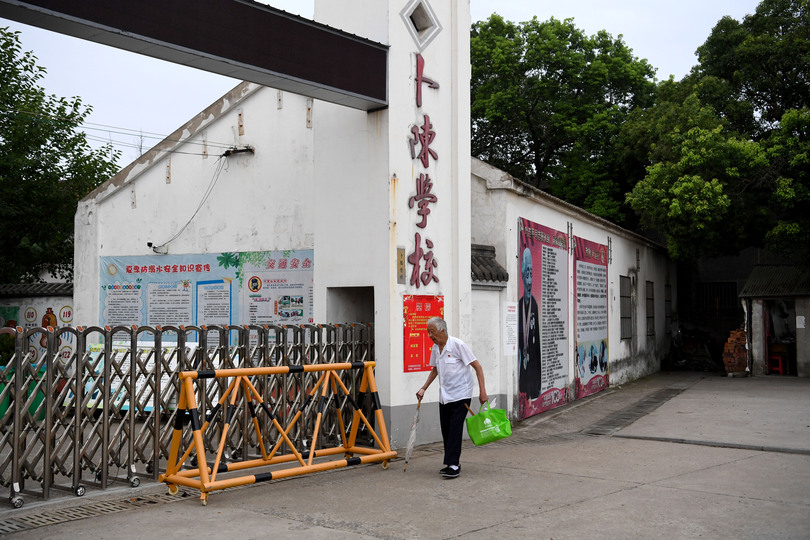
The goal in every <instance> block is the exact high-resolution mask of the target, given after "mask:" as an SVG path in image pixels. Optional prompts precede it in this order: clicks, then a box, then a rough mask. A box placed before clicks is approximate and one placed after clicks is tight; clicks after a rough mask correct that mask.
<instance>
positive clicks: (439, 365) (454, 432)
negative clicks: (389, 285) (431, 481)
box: [416, 317, 489, 478]
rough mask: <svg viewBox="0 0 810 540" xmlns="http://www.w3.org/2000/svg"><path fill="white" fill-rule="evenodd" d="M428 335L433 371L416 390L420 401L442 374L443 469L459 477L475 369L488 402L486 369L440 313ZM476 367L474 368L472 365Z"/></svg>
mask: <svg viewBox="0 0 810 540" xmlns="http://www.w3.org/2000/svg"><path fill="white" fill-rule="evenodd" d="M427 330H428V336H430V339H431V340H433V343H434V345H433V348H432V349H431V351H430V366H431V368H432V369H431V370H430V374H428V378H427V381H426V382H425V384H424V385H423V386H422V388H420V389H419V391H418V392H416V397H417V399H419V400H420V401H421V400H422V398H423V397H424V396H425V390H427V389H428V387H429V386H430V384H431V383H432V382H433V380H434V379H435V378H436V377H438V378H439V422H440V424H441V429H442V440H443V441H444V465H445V467H444V468H443V469H442V470H440V471H439V473H440V474H441V475H442V476H443V477H444V478H457V477H458V475H459V474H461V464H460V459H461V438H462V436H463V434H464V419H465V418H466V417H467V407H468V406H469V404H470V400H471V399H472V395H473V388H474V381H473V376H472V372H473V371H475V375H476V377H477V378H478V399H479V400H480V401H481V403H482V404H483V403H486V401H487V400H488V399H489V398H488V397H487V390H486V385H485V384H484V369H483V368H482V367H481V364H480V363H479V362H478V360H477V359H476V358H475V355H473V353H472V351H471V350H470V348H469V347H468V346H467V344H465V343H464V342H463V341H461V340H460V339H458V338H455V337H452V336H450V335H448V334H447V323H446V322H445V321H444V319H442V318H440V317H433V318H431V319H430V320H429V321H428V322H427ZM470 368H472V370H471V369H470Z"/></svg>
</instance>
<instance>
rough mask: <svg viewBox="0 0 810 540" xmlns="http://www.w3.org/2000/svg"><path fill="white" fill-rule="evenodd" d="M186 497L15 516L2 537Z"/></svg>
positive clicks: (0, 527) (1, 526) (2, 526)
mask: <svg viewBox="0 0 810 540" xmlns="http://www.w3.org/2000/svg"><path fill="white" fill-rule="evenodd" d="M186 496H187V495H186V493H185V491H181V493H179V494H177V495H169V494H168V493H162V494H161V493H158V494H154V495H143V496H140V497H127V498H125V499H119V500H114V501H99V502H95V503H90V504H86V505H82V506H76V507H73V508H58V509H54V510H46V511H37V512H36V513H35V514H34V513H32V514H28V515H22V516H14V517H12V518H9V519H4V520H2V521H0V535H3V534H11V533H16V532H20V531H25V530H29V529H36V528H38V527H46V526H48V525H58V524H60V523H67V522H68V521H77V520H80V519H86V518H91V517H98V516H102V515H105V514H114V513H116V512H125V511H127V510H131V509H133V508H136V507H140V506H147V505H151V504H165V503H170V502H175V501H180V500H182V499H183V498H184V497H186Z"/></svg>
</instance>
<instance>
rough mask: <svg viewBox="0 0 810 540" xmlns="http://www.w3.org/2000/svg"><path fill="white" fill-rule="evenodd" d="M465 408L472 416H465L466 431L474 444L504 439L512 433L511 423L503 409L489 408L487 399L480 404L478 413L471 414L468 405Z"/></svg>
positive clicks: (478, 444) (479, 444)
mask: <svg viewBox="0 0 810 540" xmlns="http://www.w3.org/2000/svg"><path fill="white" fill-rule="evenodd" d="M467 410H469V411H470V414H472V416H468V417H467V433H468V434H469V436H470V439H472V442H473V443H474V444H475V446H481V445H483V444H487V443H491V442H494V441H497V440H500V439H505V438H506V437H508V436H510V435H511V434H512V425H511V424H510V423H509V418H507V416H506V411H505V410H503V409H491V408H490V407H489V401H487V402H486V403H484V404H483V405H481V407H480V408H479V409H478V414H473V412H472V409H470V407H469V405H468V406H467Z"/></svg>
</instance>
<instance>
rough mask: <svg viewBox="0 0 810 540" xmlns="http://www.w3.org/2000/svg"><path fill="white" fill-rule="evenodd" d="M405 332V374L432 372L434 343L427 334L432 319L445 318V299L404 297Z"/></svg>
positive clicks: (417, 296) (439, 297) (415, 296)
mask: <svg viewBox="0 0 810 540" xmlns="http://www.w3.org/2000/svg"><path fill="white" fill-rule="evenodd" d="M402 309H403V314H404V325H403V326H404V331H405V353H404V358H405V367H404V372H405V373H412V372H415V371H430V349H431V347H433V341H431V339H430V337H429V336H428V333H427V322H428V319H430V318H431V317H442V318H444V297H443V296H428V295H408V294H406V295H405V296H404V297H403V302H402Z"/></svg>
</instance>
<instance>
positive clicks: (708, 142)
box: [627, 93, 768, 259]
mask: <svg viewBox="0 0 810 540" xmlns="http://www.w3.org/2000/svg"><path fill="white" fill-rule="evenodd" d="M642 116H643V118H642ZM628 124H629V125H634V126H636V130H637V132H638V134H639V135H637V136H641V137H644V138H645V139H646V140H648V141H650V150H649V155H650V158H651V161H652V164H651V165H650V166H648V167H647V174H646V176H645V177H644V178H643V179H642V180H641V181H640V182H638V183H637V184H636V186H635V187H634V188H633V190H632V191H631V192H630V193H629V194H628V195H627V200H628V202H629V203H630V205H631V206H632V207H633V208H634V209H635V210H636V211H637V212H638V213H639V214H640V215H641V216H642V222H643V223H644V224H645V225H646V226H648V227H650V228H652V229H654V230H658V231H661V232H663V234H664V235H665V237H666V239H667V246H668V248H669V252H670V255H671V256H672V257H673V258H675V259H684V258H690V257H699V256H703V255H718V254H726V253H734V252H736V251H738V250H739V249H740V248H741V247H744V246H746V245H748V244H749V243H750V242H751V241H752V237H754V236H755V235H753V234H752V232H751V229H752V228H754V229H755V228H756V227H753V226H752V224H757V223H759V224H761V221H762V219H763V218H764V215H763V209H762V208H761V201H757V200H756V198H752V197H751V194H753V193H754V192H755V191H751V190H749V189H748V188H749V187H750V186H749V184H750V180H751V179H752V178H757V177H758V175H759V174H760V173H761V171H762V170H763V169H764V168H765V167H767V164H768V160H767V157H766V155H765V152H764V150H763V149H762V148H761V146H760V145H759V144H758V143H756V142H754V141H750V140H747V139H744V138H739V137H736V136H734V135H733V134H731V133H730V132H728V131H727V129H726V125H727V122H725V121H724V120H723V119H721V118H719V117H718V116H717V115H716V114H715V112H714V110H713V109H712V108H711V107H710V106H707V105H705V104H703V103H701V101H700V99H699V98H698V97H697V95H696V94H695V93H691V94H690V95H689V96H688V97H687V98H686V99H685V100H684V101H683V102H682V103H673V102H668V101H661V102H660V103H658V104H657V105H656V106H655V107H653V108H652V109H650V110H649V111H645V114H644V115H638V116H637V117H635V118H633V119H632V120H630V121H629V122H628ZM639 126H644V127H639ZM645 128H646V129H645ZM754 240H755V238H754Z"/></svg>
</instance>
